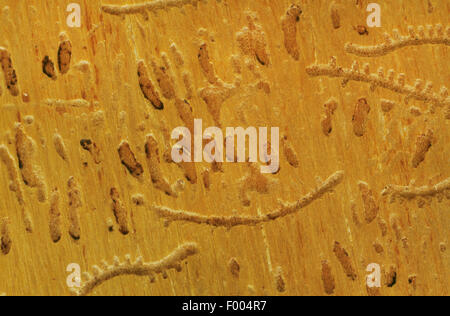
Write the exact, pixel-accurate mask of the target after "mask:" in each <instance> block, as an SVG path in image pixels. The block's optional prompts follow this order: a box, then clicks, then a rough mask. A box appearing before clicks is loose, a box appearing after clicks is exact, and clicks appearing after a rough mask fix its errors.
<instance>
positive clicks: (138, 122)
mask: <svg viewBox="0 0 450 316" xmlns="http://www.w3.org/2000/svg"><path fill="white" fill-rule="evenodd" d="M71 2H75V0H74V1H66V0H29V1H12V0H0V47H2V48H1V49H0V56H1V65H2V70H3V73H2V74H0V75H1V76H2V80H1V81H0V91H1V92H0V113H1V115H0V233H1V245H2V247H1V251H2V252H1V253H0V294H1V293H5V294H6V295H8V296H13V295H70V294H71V291H70V290H69V288H68V286H67V284H66V279H67V277H68V275H69V272H67V271H66V268H67V266H68V265H69V264H71V263H76V264H79V265H80V267H81V270H82V271H90V273H91V277H92V278H94V279H93V280H91V282H90V283H89V282H87V281H86V279H83V285H84V288H83V289H82V290H80V291H78V292H75V294H87V295H449V294H450V284H449V278H450V257H449V252H448V249H447V247H448V243H449V237H450V230H449V227H450V216H449V206H450V203H449V202H450V201H449V199H450V180H449V179H450V178H449V177H450V168H449V158H450V146H449V143H450V132H449V131H450V120H449V118H450V105H449V104H450V98H449V97H448V92H446V90H445V89H441V87H442V86H448V82H449V79H450V64H449V62H448V61H449V47H448V46H449V38H450V34H449V28H448V26H449V16H450V15H449V13H450V2H449V1H447V0H397V1H384V0H383V1H381V0H380V1H377V2H378V3H379V4H380V6H381V10H382V11H381V19H382V26H381V27H380V28H369V27H367V25H366V18H367V16H368V14H369V13H368V12H366V7H367V5H368V3H369V2H373V1H366V0H358V1H356V0H352V1H343V0H342V1H339V0H336V1H334V2H331V1H324V0H314V1H311V0H309V1H307V0H303V1H299V2H295V3H294V2H293V1H291V0H289V1H288V0H222V1H214V0H208V1H178V0H176V1H175V0H161V1H156V0H155V1H153V2H151V3H150V4H148V5H146V6H141V7H137V8H136V7H132V6H131V7H122V8H119V9H117V7H110V6H105V5H117V6H123V5H132V4H136V3H142V2H140V1H138V0H133V1H131V0H127V1H124V0H89V1H88V0H80V1H76V2H77V3H79V4H80V6H81V9H82V10H81V21H82V24H81V27H80V28H70V27H68V26H67V24H66V19H67V16H68V14H69V13H68V12H66V7H67V5H68V4H69V3H71ZM427 25H432V26H433V27H432V28H431V32H432V33H431V34H430V29H428V28H427ZM439 25H440V26H439ZM409 26H412V28H411V29H408V27H409ZM420 26H423V31H422V29H421V28H420ZM394 29H398V33H399V34H400V36H403V37H399V38H398V39H396V38H395V31H394ZM384 33H388V34H391V37H390V38H388V39H386V38H385V36H384ZM408 38H409V39H411V38H412V40H409V41H408ZM402 40H403V42H396V41H402ZM386 41H387V44H383V43H386ZM392 43H394V44H392ZM352 44H353V45H352ZM355 45H362V46H363V49H362V53H361V50H358V47H359V46H355ZM377 45H378V46H377ZM380 45H381V46H380ZM369 46H375V47H374V48H364V47H369ZM355 47H356V49H355ZM360 55H362V56H360ZM369 55H373V56H369ZM330 60H331V61H330ZM354 61H356V63H354ZM366 63H368V64H369V65H370V66H365V64H366ZM352 65H353V66H352ZM341 67H343V68H345V70H343V68H341ZM352 67H353V70H351V69H352ZM380 67H382V69H381V70H380V69H379V68H380ZM391 69H392V70H393V71H390V70H391ZM138 74H139V75H138ZM401 74H404V75H401ZM3 78H4V79H3ZM417 79H421V80H422V81H416V80H417ZM16 81H17V82H16ZM428 82H432V86H431V85H430V84H428ZM140 85H141V86H142V89H141V87H140ZM185 100H186V101H187V103H186V102H185ZM162 107H163V109H162ZM190 108H192V111H193V112H192V113H191V112H190ZM192 118H201V119H203V123H204V126H220V127H236V126H242V127H245V128H246V127H248V126H255V127H262V126H267V127H273V126H275V127H279V128H280V131H281V135H280V137H281V138H282V139H281V142H280V153H281V154H280V167H281V168H280V171H279V172H278V173H277V174H270V175H265V174H261V173H259V171H258V170H259V168H258V169H256V167H255V165H251V164H247V163H234V164H233V163H224V164H222V165H217V164H214V165H213V164H208V163H206V162H204V163H195V164H189V163H185V164H181V165H176V164H175V163H170V162H169V161H168V154H169V153H170V152H169V151H168V150H170V146H171V143H170V140H169V138H170V133H171V131H172V130H173V129H174V128H176V127H178V126H189V124H190V123H192ZM308 194H309V195H308ZM302 199H303V200H302ZM297 201H299V203H298V204H295V202H297ZM290 203H291V204H290ZM292 203H294V204H292ZM276 212H278V213H276ZM265 214H272V215H273V214H278V215H277V216H265ZM127 254H129V255H130V256H131V257H130V258H129V259H127V257H126V255H127ZM168 255H169V256H168ZM166 256H168V257H166ZM114 257H118V258H119V261H118V262H117V263H116V266H114ZM140 257H141V259H140V260H142V261H143V262H142V263H141V262H140V260H137V261H136V262H135V259H137V258H140ZM103 260H106V261H107V262H108V264H107V265H106V266H105V267H103V268H102V261H103ZM371 263H376V264H379V265H380V267H381V270H382V287H381V288H379V289H370V288H368V287H367V286H366V276H367V275H368V272H366V268H367V266H368V265H369V264H371ZM94 265H97V266H99V267H100V268H99V269H97V268H92V266H94ZM96 270H99V271H98V273H97V274H96V275H97V276H95V277H94V274H95V271H96ZM154 273H155V274H154ZM135 274H138V275H135Z"/></svg>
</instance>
